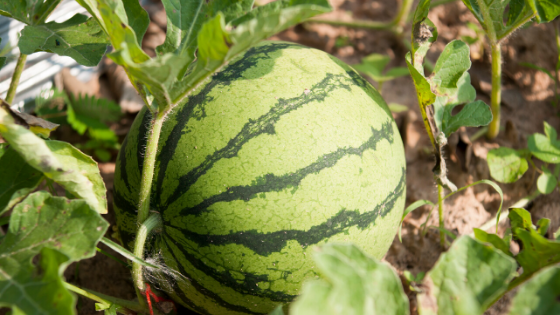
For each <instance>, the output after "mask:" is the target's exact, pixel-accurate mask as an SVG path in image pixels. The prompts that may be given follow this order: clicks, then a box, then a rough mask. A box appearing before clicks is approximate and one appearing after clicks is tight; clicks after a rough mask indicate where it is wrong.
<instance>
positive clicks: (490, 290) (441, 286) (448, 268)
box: [418, 236, 516, 314]
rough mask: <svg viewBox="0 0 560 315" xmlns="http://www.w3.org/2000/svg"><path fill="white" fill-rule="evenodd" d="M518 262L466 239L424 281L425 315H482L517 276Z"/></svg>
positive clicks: (421, 305) (422, 304)
mask: <svg viewBox="0 0 560 315" xmlns="http://www.w3.org/2000/svg"><path fill="white" fill-rule="evenodd" d="M515 269H516V264H515V260H514V259H513V258H511V257H509V256H507V255H506V254H504V253H503V252H502V251H500V250H497V249H495V248H494V247H493V246H488V245H485V244H482V243H480V242H479V241H477V240H475V239H472V238H470V237H468V236H463V237H461V238H459V239H457V240H456V241H455V242H454V243H453V245H452V246H451V248H450V249H449V251H448V252H446V253H444V254H442V255H441V256H440V258H439V260H438V262H437V263H436V265H435V266H434V268H433V269H432V270H430V271H429V272H428V273H427V274H426V277H425V278H424V282H423V284H424V287H425V288H426V289H425V291H424V292H423V293H421V294H420V295H419V296H418V307H419V311H420V313H421V314H482V312H483V311H484V310H485V309H486V308H487V307H488V306H489V304H490V303H491V302H492V301H493V300H494V298H496V297H497V296H499V295H500V294H501V293H503V292H504V291H505V290H506V288H507V284H508V283H509V281H510V280H511V279H512V278H513V276H514V274H515Z"/></svg>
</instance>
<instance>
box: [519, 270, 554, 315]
mask: <svg viewBox="0 0 560 315" xmlns="http://www.w3.org/2000/svg"><path fill="white" fill-rule="evenodd" d="M558 283H560V267H558V266H554V267H549V268H546V269H543V270H542V271H540V272H539V273H538V274H536V275H535V276H534V277H533V278H532V279H531V280H529V281H527V283H525V284H523V285H522V286H521V287H520V288H519V291H518V292H517V294H516V295H515V297H514V298H513V301H512V303H511V308H510V312H509V314H511V315H549V314H560V302H559V301H558V297H559V296H560V286H559V285H558Z"/></svg>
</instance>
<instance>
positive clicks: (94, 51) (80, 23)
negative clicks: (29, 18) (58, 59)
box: [18, 14, 109, 67]
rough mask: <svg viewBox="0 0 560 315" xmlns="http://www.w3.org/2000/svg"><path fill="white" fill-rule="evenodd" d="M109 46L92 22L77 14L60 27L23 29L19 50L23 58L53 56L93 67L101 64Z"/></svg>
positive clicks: (96, 25) (44, 25) (105, 37)
mask: <svg viewBox="0 0 560 315" xmlns="http://www.w3.org/2000/svg"><path fill="white" fill-rule="evenodd" d="M108 43H109V41H108V39H107V36H106V35H105V34H104V33H103V30H102V29H101V27H100V26H99V24H97V22H96V21H95V20H94V19H91V18H89V19H88V17H87V16H85V15H82V14H76V15H74V16H73V17H72V18H70V19H69V20H67V21H65V22H63V23H56V22H50V23H46V24H40V25H32V26H26V27H25V28H24V29H23V30H22V32H21V37H20V40H19V42H18V47H19V49H20V51H21V52H22V53H23V54H27V55H29V54H32V53H34V52H36V51H47V52H54V53H56V54H58V55H61V56H69V57H71V58H72V59H74V60H76V61H77V62H78V63H80V64H82V65H84V66H89V67H92V66H96V65H97V64H98V63H99V61H101V58H102V57H103V55H104V54H105V51H106V50H107V44H108Z"/></svg>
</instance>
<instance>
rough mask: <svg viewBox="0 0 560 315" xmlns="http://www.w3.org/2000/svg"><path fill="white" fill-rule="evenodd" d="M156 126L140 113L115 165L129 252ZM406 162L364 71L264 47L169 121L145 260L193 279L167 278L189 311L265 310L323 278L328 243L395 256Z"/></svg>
mask: <svg viewBox="0 0 560 315" xmlns="http://www.w3.org/2000/svg"><path fill="white" fill-rule="evenodd" d="M149 122H150V115H149V114H148V113H147V112H146V110H143V111H142V112H140V113H139V115H138V117H137V118H136V120H135V122H134V124H133V126H132V128H131V130H130V133H129V134H128V136H127V138H126V140H125V142H124V143H123V146H122V148H121V151H120V153H119V157H118V160H117V166H116V172H115V185H114V187H115V190H114V200H115V203H114V205H115V210H116V213H117V223H118V227H119V231H120V235H121V238H122V240H123V243H124V244H125V246H127V247H128V248H132V244H133V241H134V233H135V231H136V227H137V224H136V208H137V207H136V205H137V204H138V191H139V188H140V177H141V168H142V163H143V151H144V148H145V145H146V137H147V126H148V125H149ZM405 166H406V165H405V158H404V150H403V145H402V140H401V138H400V136H399V132H398V130H397V126H396V125H395V122H394V121H393V118H392V116H391V113H390V111H389V109H388V108H387V105H386V104H385V102H384V101H383V99H382V98H381V96H380V95H379V93H378V92H377V91H376V90H375V89H374V88H373V87H372V86H371V85H370V84H369V83H367V82H366V81H365V80H364V79H363V78H362V77H361V76H360V75H358V74H357V73H356V72H355V71H354V70H352V69H351V68H350V67H348V66H347V65H345V64H344V63H343V62H341V61H339V60H338V59H336V58H334V57H333V56H331V55H329V54H327V53H325V52H322V51H319V50H316V49H311V48H307V47H304V46H300V45H297V44H292V43H286V42H263V43H261V44H259V45H258V46H256V47H254V48H251V49H250V50H249V51H247V52H246V53H245V55H244V56H242V57H240V58H238V59H236V60H235V61H232V62H230V63H229V64H228V65H227V66H226V67H224V68H223V70H222V71H221V72H219V73H218V74H217V75H215V76H213V77H212V78H211V80H210V81H209V82H207V83H205V85H203V86H201V87H199V88H198V89H197V90H196V91H195V92H194V93H192V94H191V96H190V97H189V98H188V100H186V101H185V103H184V104H181V105H180V106H177V108H175V109H174V110H173V112H172V113H171V114H170V115H169V117H168V118H167V120H166V122H165V124H164V127H163V130H162V133H161V138H160V143H159V151H158V156H157V161H156V169H155V175H154V180H153V187H152V194H151V209H152V210H153V211H157V212H160V213H161V215H162V218H163V222H164V227H163V230H162V232H161V233H159V234H157V235H156V236H155V237H153V238H152V239H151V240H150V242H151V248H148V250H147V253H148V255H153V254H158V253H161V256H162V259H163V261H164V262H165V264H166V265H167V266H168V267H170V268H173V269H175V270H177V271H179V272H180V273H181V274H182V275H184V276H185V277H186V279H184V280H180V281H173V280H171V277H169V278H168V280H169V281H168V284H170V285H171V286H172V290H171V291H172V292H170V294H171V296H172V297H173V298H174V299H175V300H176V301H177V302H179V303H181V304H183V305H184V306H186V307H188V308H190V309H192V310H194V311H196V312H198V313H200V314H267V313H269V312H270V311H272V310H273V309H274V307H276V306H277V305H278V304H281V303H286V302H290V301H292V300H293V299H294V298H295V297H296V296H297V294H298V293H299V290H300V288H301V285H302V282H303V281H305V280H308V279H315V278H317V277H319V274H318V272H317V270H316V268H315V266H314V262H313V259H312V256H313V252H314V250H315V248H316V245H320V244H323V243H325V242H353V243H355V244H357V245H358V246H359V247H361V248H362V249H363V250H365V251H366V252H368V253H369V254H370V255H372V256H374V257H376V258H379V259H380V258H382V257H383V255H384V254H385V253H386V252H387V250H388V248H389V246H390V244H391V242H392V240H393V238H394V235H395V233H396V231H397V226H398V224H399V220H400V219H401V216H402V213H403V209H404V201H405V188H406V185H405V184H406V183H405ZM164 282H165V281H164ZM161 286H162V284H161V283H160V287H161Z"/></svg>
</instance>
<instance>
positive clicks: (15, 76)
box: [6, 54, 27, 105]
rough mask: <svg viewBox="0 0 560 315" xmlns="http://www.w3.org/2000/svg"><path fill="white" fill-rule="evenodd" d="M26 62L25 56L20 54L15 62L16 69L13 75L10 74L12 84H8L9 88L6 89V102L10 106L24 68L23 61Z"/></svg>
mask: <svg viewBox="0 0 560 315" xmlns="http://www.w3.org/2000/svg"><path fill="white" fill-rule="evenodd" d="M26 60H27V55H26V54H20V55H19V58H18V60H17V64H16V68H15V69H14V74H12V82H10V87H9V88H8V93H7V94H6V102H7V103H8V104H10V105H11V104H12V102H13V101H14V97H15V96H16V90H17V87H18V84H19V79H20V78H21V74H22V72H23V68H24V67H25V61H26Z"/></svg>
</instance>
